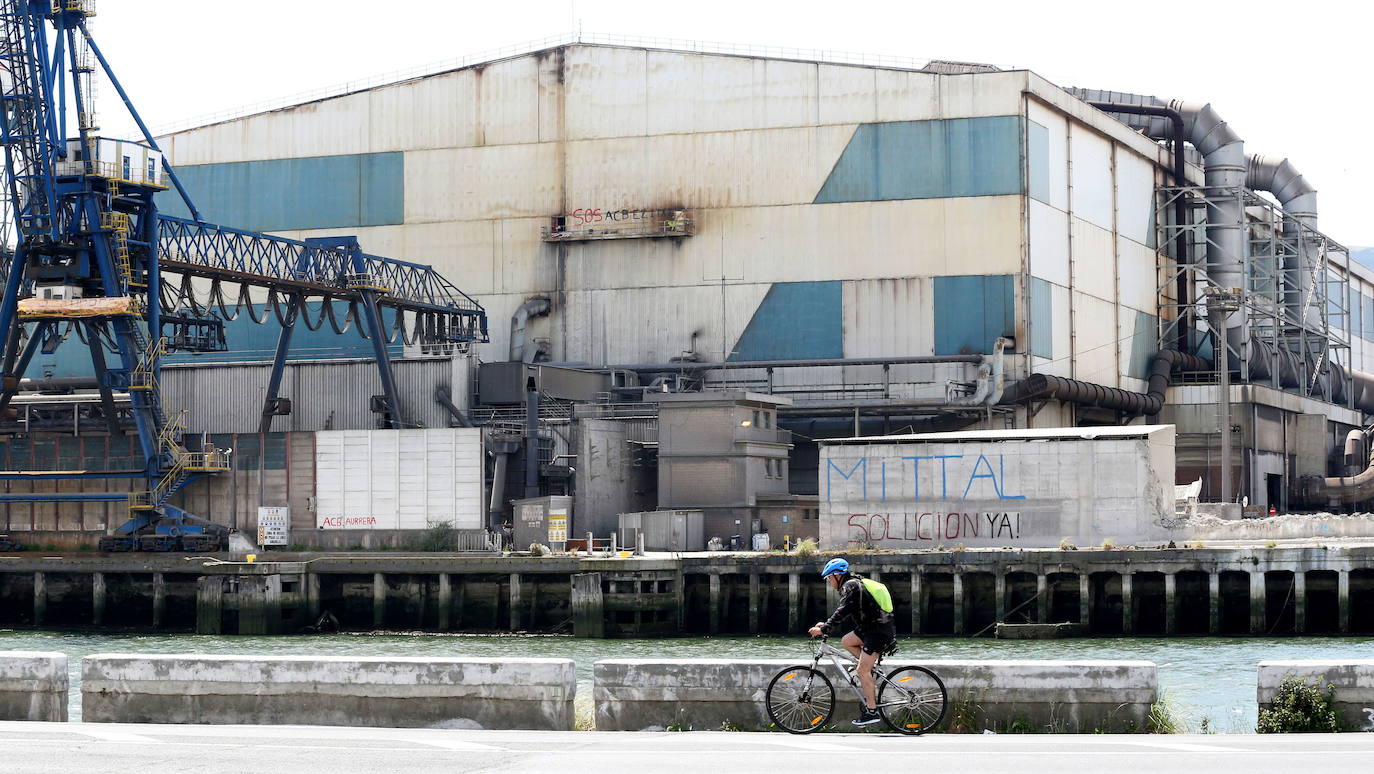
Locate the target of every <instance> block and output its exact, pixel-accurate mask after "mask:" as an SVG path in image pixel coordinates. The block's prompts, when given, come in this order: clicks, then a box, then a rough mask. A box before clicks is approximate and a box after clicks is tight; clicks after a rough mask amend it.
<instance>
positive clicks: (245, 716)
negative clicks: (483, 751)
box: [81, 654, 577, 731]
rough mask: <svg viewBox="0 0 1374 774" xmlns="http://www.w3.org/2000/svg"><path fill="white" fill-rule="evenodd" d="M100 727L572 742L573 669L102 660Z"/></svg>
mask: <svg viewBox="0 0 1374 774" xmlns="http://www.w3.org/2000/svg"><path fill="white" fill-rule="evenodd" d="M81 675H82V678H81V679H82V686H81V702H82V715H83V718H84V720H85V721H86V722H96V723H211V724H215V723H224V724H255V725H277V724H291V725H294V724H305V725H327V726H379V727H390V728H489V729H490V728H498V729H539V730H555V731H559V730H561V731H568V730H571V729H572V727H573V699H574V697H575V694H576V691H577V681H576V675H575V671H574V667H573V662H572V660H570V659H554V658H508V659H479V658H465V659H430V658H349V657H327V656H323V657H305V656H278V657H255V656H199V655H141V654H97V655H93V656H87V657H86V658H84V659H82V662H81Z"/></svg>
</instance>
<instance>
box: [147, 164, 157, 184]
mask: <svg viewBox="0 0 1374 774" xmlns="http://www.w3.org/2000/svg"><path fill="white" fill-rule="evenodd" d="M148 182H150V183H156V182H157V159H148Z"/></svg>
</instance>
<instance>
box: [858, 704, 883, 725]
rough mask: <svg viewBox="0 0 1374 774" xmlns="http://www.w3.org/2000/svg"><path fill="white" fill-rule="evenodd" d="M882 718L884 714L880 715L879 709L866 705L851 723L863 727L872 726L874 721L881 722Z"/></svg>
mask: <svg viewBox="0 0 1374 774" xmlns="http://www.w3.org/2000/svg"><path fill="white" fill-rule="evenodd" d="M882 719H883V717H882V715H879V714H878V711H877V710H875V709H869V708H868V707H864V708H863V711H862V712H860V713H859V717H857V718H855V719H854V720H851V721H850V723H851V724H853V725H854V726H855V727H857V728H863V727H864V726H871V725H873V724H874V723H878V722H881V721H882Z"/></svg>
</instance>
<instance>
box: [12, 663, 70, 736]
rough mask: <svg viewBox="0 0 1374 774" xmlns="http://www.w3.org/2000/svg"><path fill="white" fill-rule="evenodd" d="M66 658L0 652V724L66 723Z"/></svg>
mask: <svg viewBox="0 0 1374 774" xmlns="http://www.w3.org/2000/svg"><path fill="white" fill-rule="evenodd" d="M68 688H69V684H68V680H67V654H65V653H46V652H42V651H23V650H9V651H0V720H43V721H50V722H51V721H57V722H61V721H65V720H66V719H67V691H68Z"/></svg>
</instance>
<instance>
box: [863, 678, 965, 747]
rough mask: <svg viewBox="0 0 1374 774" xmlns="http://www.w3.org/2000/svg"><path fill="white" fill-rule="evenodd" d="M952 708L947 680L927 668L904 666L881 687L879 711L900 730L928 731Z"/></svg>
mask: <svg viewBox="0 0 1374 774" xmlns="http://www.w3.org/2000/svg"><path fill="white" fill-rule="evenodd" d="M948 708H949V697H948V695H946V693H945V684H944V682H943V681H942V680H940V678H939V677H937V676H936V674H935V673H934V672H932V671H930V670H929V669H926V668H925V667H918V666H909V667H902V668H901V669H898V670H896V671H895V672H893V673H892V674H890V675H888V676H887V679H885V680H883V681H882V682H881V685H879V686H878V712H879V713H880V714H881V715H882V716H883V721H884V722H886V723H887V724H888V725H889V726H891V727H892V730H894V731H897V732H898V733H902V734H911V735H913V736H917V735H920V734H924V733H925V732H927V731H929V730H931V729H933V728H935V727H936V726H938V725H940V721H942V720H944V719H945V711H946V710H947V709H948Z"/></svg>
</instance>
